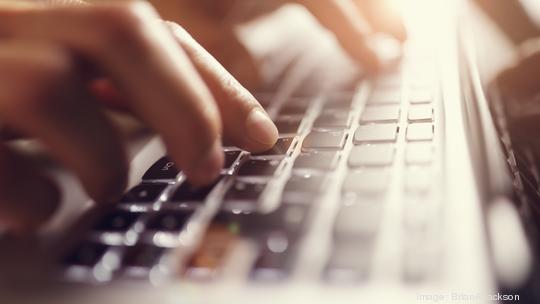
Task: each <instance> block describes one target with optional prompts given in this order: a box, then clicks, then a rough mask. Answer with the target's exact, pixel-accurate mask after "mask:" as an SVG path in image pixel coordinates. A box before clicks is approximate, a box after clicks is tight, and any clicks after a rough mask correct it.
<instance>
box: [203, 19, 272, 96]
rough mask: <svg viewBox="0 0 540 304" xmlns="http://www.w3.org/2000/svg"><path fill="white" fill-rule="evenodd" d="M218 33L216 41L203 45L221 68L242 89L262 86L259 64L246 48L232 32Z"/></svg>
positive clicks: (253, 88)
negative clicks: (235, 80)
mask: <svg viewBox="0 0 540 304" xmlns="http://www.w3.org/2000/svg"><path fill="white" fill-rule="evenodd" d="M216 31H220V32H221V35H220V38H219V39H218V40H217V41H214V42H213V43H210V44H207V45H203V46H204V48H205V49H206V50H207V51H208V52H209V53H210V54H212V55H213V56H214V57H215V59H216V60H217V61H218V62H219V63H220V64H222V65H223V67H224V68H225V69H226V70H227V71H228V72H229V73H230V74H231V75H233V76H234V77H235V78H236V79H237V80H238V81H239V82H240V83H241V84H242V85H243V86H244V87H246V88H248V89H250V90H255V89H257V88H259V87H260V86H261V85H263V79H262V76H261V74H260V69H259V67H260V63H258V62H257V61H256V60H255V58H254V57H253V56H252V54H251V53H250V51H249V50H248V49H247V48H246V46H245V45H244V44H243V43H242V42H241V41H240V40H239V39H238V37H237V36H236V34H235V33H234V31H232V30H227V31H223V30H220V29H216Z"/></svg>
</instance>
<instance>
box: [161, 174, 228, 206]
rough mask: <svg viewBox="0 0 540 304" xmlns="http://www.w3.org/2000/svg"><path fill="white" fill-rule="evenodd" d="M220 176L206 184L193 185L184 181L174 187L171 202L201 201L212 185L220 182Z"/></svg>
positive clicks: (212, 188)
mask: <svg viewBox="0 0 540 304" xmlns="http://www.w3.org/2000/svg"><path fill="white" fill-rule="evenodd" d="M220 180H221V177H220V178H219V179H218V180H217V181H214V182H213V183H212V184H210V185H208V186H201V187H194V186H193V185H192V184H190V183H189V182H187V181H185V182H183V183H182V185H180V187H178V189H176V191H175V192H174V194H173V195H172V197H171V199H170V201H171V202H203V201H204V200H205V199H206V197H207V196H208V194H210V192H212V190H214V187H215V186H216V185H217V184H218V183H219V182H220Z"/></svg>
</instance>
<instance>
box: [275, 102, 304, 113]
mask: <svg viewBox="0 0 540 304" xmlns="http://www.w3.org/2000/svg"><path fill="white" fill-rule="evenodd" d="M308 108H309V103H307V102H305V101H303V100H302V101H299V100H293V101H291V102H289V103H286V104H285V105H283V107H282V108H281V109H280V111H279V115H280V116H281V115H304V114H305V113H306V112H307V109H308Z"/></svg>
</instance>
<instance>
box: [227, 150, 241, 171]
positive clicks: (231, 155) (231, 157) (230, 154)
mask: <svg viewBox="0 0 540 304" xmlns="http://www.w3.org/2000/svg"><path fill="white" fill-rule="evenodd" d="M240 153H241V152H240V151H225V162H224V163H223V168H224V169H229V168H230V167H232V166H233V165H234V162H236V160H237V159H238V156H240Z"/></svg>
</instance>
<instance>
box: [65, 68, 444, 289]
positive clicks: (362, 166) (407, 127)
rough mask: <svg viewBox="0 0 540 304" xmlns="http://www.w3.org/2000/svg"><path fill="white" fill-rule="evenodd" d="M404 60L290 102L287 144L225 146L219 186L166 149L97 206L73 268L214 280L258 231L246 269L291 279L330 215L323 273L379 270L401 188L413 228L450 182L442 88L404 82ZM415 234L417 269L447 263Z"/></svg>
mask: <svg viewBox="0 0 540 304" xmlns="http://www.w3.org/2000/svg"><path fill="white" fill-rule="evenodd" d="M401 70H402V69H397V70H396V71H391V72H389V73H388V75H384V76H382V77H381V78H380V79H375V80H365V81H362V82H361V83H359V85H358V87H357V88H355V89H353V90H351V91H347V92H327V93H325V94H320V95H317V96H301V97H289V98H287V99H286V100H285V101H282V102H281V103H278V104H279V106H278V108H277V109H275V111H274V112H272V113H276V115H275V117H274V120H275V122H276V125H277V127H278V130H279V133H280V139H279V140H278V142H277V143H276V145H275V146H274V147H273V148H272V149H270V150H268V151H265V152H262V153H257V154H250V153H248V152H245V151H241V150H240V149H237V148H234V147H227V148H225V150H224V153H225V165H224V168H223V170H222V174H221V176H220V177H219V179H218V180H216V181H215V182H214V183H213V184H211V185H209V186H205V187H201V188H196V187H193V186H192V185H191V184H189V182H188V181H186V180H185V178H184V176H183V175H182V172H181V171H180V170H179V169H177V168H176V167H175V165H174V163H173V162H172V161H171V160H170V159H169V158H168V157H167V156H162V157H161V158H159V159H156V161H155V163H154V164H153V165H151V166H150V167H149V168H148V170H147V171H146V173H145V174H144V175H143V176H142V178H141V181H140V184H138V185H136V186H134V187H133V188H132V189H130V190H129V191H128V192H127V193H126V194H125V196H124V197H123V198H122V199H121V201H120V202H119V203H118V204H113V205H109V206H107V207H95V208H97V209H99V208H105V209H107V210H106V211H104V210H98V211H96V210H92V212H90V215H88V218H89V220H87V221H85V222H89V223H90V224H89V225H88V229H87V230H86V231H88V232H87V233H86V234H85V235H84V237H83V238H82V239H81V240H80V241H79V242H76V243H74V245H73V246H70V249H69V250H68V251H67V252H66V254H64V255H63V257H62V259H61V264H62V269H64V272H63V274H64V277H65V278H67V279H68V280H74V281H83V282H94V283H95V282H108V281H111V280H118V279H122V278H139V279H150V280H152V279H155V278H156V277H160V276H163V277H168V276H170V275H173V274H174V275H175V276H176V277H180V278H186V279H195V280H212V279H216V278H217V277H219V274H220V271H221V269H223V267H225V264H226V263H227V262H226V261H227V257H228V256H229V255H230V254H231V252H233V251H234V248H235V246H237V244H238V243H239V242H247V243H249V244H250V246H251V247H250V248H252V249H253V250H252V251H253V252H254V255H253V258H252V259H251V260H249V259H248V260H246V261H245V263H246V264H248V268H249V271H248V273H247V274H246V280H256V281H261V280H263V281H265V280H271V281H275V280H288V279H290V278H291V276H293V274H294V273H295V271H296V269H297V266H298V263H299V261H301V260H302V259H303V258H304V257H305V255H306V249H305V248H306V246H307V245H305V243H304V239H305V238H306V235H308V234H309V233H310V231H313V229H319V230H320V226H321V225H326V226H328V225H330V226H329V227H326V230H328V231H329V235H330V239H331V240H330V242H329V244H328V246H327V247H329V248H327V251H328V254H327V255H326V258H325V261H324V262H323V265H322V267H321V269H322V271H321V272H320V275H319V277H318V278H315V279H316V280H331V281H335V282H341V281H347V282H350V281H355V282H357V281H365V280H367V279H369V277H370V269H371V267H372V265H373V263H372V260H373V258H374V256H373V255H374V251H375V247H376V242H377V239H378V234H380V233H381V229H382V228H381V227H382V225H383V220H384V219H385V216H386V212H387V211H388V208H386V207H385V204H384V202H385V201H387V200H388V199H389V198H388V196H389V193H390V189H394V190H393V191H394V192H395V193H397V196H396V197H397V198H398V199H397V200H398V201H399V206H400V208H402V209H403V227H404V230H405V231H413V236H418V235H420V234H418V233H417V232H418V231H421V232H422V233H421V235H422V236H424V235H427V234H429V233H427V234H426V233H425V232H426V231H429V232H432V231H431V230H429V229H427V228H425V227H426V225H428V224H427V223H429V222H430V219H431V220H433V215H434V214H437V213H436V212H435V213H433V212H431V209H430V208H431V207H432V206H431V205H430V204H427V205H424V202H425V201H429V202H433V201H435V200H436V194H434V193H435V192H437V191H438V190H437V187H436V185H435V182H434V180H435V181H437V180H438V179H437V178H436V172H437V163H438V162H439V161H440V160H438V157H437V155H438V154H437V153H436V152H437V147H438V145H437V144H436V142H437V137H436V136H437V135H436V134H437V122H438V121H437V119H436V117H437V112H436V109H437V107H436V102H435V100H436V99H435V98H434V96H436V94H437V91H436V90H435V89H434V86H431V85H422V86H419V85H415V83H414V78H413V79H412V80H411V81H409V82H406V81H404V77H403V75H402V72H401ZM366 92H368V93H366ZM265 96H266V98H268V96H272V95H271V94H268V93H266V94H265ZM396 189H397V192H396ZM331 193H334V194H331ZM329 197H331V199H329ZM409 200H410V201H413V202H412V203H411V202H408V201H409ZM324 204H333V205H334V208H333V209H334V210H335V214H326V215H323V217H324V216H326V217H331V218H332V220H330V221H327V222H328V223H330V224H322V223H317V221H318V219H320V218H321V216H320V213H321V212H322V211H321V206H322V205H324ZM433 205H435V206H436V204H433ZM317 214H319V215H317ZM316 226H319V228H314V227H316ZM403 233H404V234H406V233H407V232H403ZM409 237H410V235H404V238H409ZM414 242H415V238H414V237H413V238H411V239H408V240H407V242H405V245H399V247H400V248H402V251H403V252H402V253H400V254H399V255H400V258H399V260H400V261H401V262H400V263H401V266H400V267H399V268H400V269H401V270H400V272H401V273H402V276H403V278H404V279H405V280H419V279H422V278H426V277H429V276H430V275H432V272H435V271H434V270H433V269H431V268H428V266H426V265H429V263H421V262H419V259H420V260H424V261H426V260H429V259H431V260H436V259H437V258H438V254H437V253H433V252H436V250H435V251H433V252H431V255H430V256H427V255H426V252H419V251H421V250H419V247H424V245H425V244H426V243H424V245H423V246H415V245H416V244H414ZM411 244H413V246H411ZM427 247H429V246H427ZM424 251H428V250H424Z"/></svg>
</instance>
